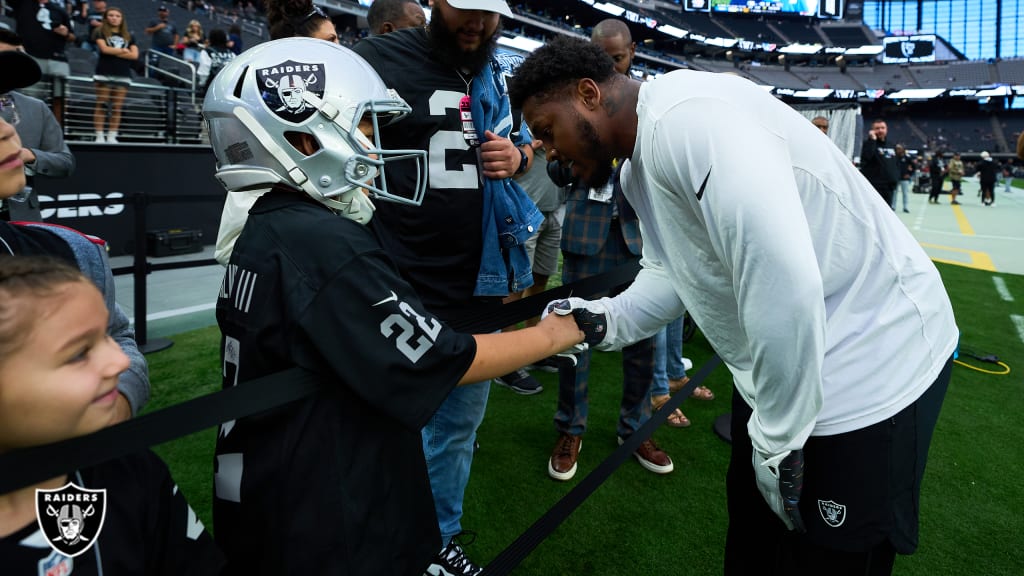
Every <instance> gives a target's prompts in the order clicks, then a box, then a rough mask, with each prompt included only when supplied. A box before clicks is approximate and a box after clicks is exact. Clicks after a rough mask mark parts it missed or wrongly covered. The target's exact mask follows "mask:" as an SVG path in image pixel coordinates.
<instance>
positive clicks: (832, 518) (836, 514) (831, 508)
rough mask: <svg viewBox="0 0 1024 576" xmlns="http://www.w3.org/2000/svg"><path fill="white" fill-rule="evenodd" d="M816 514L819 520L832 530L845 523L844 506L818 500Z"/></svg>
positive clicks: (830, 501)
mask: <svg viewBox="0 0 1024 576" xmlns="http://www.w3.org/2000/svg"><path fill="white" fill-rule="evenodd" d="M818 512H820V513H821V519H822V520H824V521H825V523H826V524H828V525H829V526H831V527H833V528H839V527H840V526H842V525H843V522H845V521H846V505H845V504H836V503H835V502H833V501H832V500H818Z"/></svg>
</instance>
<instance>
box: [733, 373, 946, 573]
mask: <svg viewBox="0 0 1024 576" xmlns="http://www.w3.org/2000/svg"><path fill="white" fill-rule="evenodd" d="M952 366H953V362H952V358H950V359H949V360H948V361H947V363H946V366H945V367H944V368H943V370H942V372H941V373H940V374H939V376H938V378H936V380H935V382H933V383H932V385H931V387H929V388H928V390H927V391H926V392H925V393H924V394H923V395H921V397H920V398H918V399H917V401H915V402H914V403H913V404H911V405H910V406H907V407H906V408H904V409H903V410H902V411H900V412H899V413H898V414H896V415H895V416H892V417H891V418H887V419H885V420H883V421H881V422H878V423H876V424H873V425H871V426H868V427H866V428H862V429H860V430H854V431H851V432H846V433H843V434H837V435H834V436H812V437H810V438H809V439H808V440H807V443H806V444H805V445H804V487H803V492H802V494H801V498H800V514H801V516H802V517H803V520H804V524H805V525H806V526H807V532H806V533H805V534H797V533H795V532H790V531H788V530H787V529H786V526H785V524H783V523H782V520H780V519H779V518H778V517H777V516H776V515H775V513H774V512H772V510H771V508H770V507H769V506H768V504H767V503H766V502H765V500H764V497H763V496H762V495H761V492H760V491H759V490H758V488H757V481H756V479H755V477H754V470H753V466H752V464H751V457H752V451H753V448H752V446H751V442H750V437H749V436H748V435H747V421H748V420H749V419H750V416H751V414H752V410H751V408H750V407H749V406H747V404H746V403H745V402H744V401H743V399H742V397H741V396H740V395H739V393H737V392H733V400H732V457H731V460H730V463H729V471H728V475H727V478H726V485H727V486H726V489H727V494H728V500H729V531H728V536H727V538H726V548H725V574H727V575H730V576H732V575H745V574H759V575H760V574H778V575H785V576H797V575H803V574H807V575H811V574H829V575H830V576H841V575H851V576H852V575H871V576H875V575H888V574H891V573H892V567H893V564H894V562H895V555H896V553H900V554H911V553H913V552H914V550H916V549H917V536H918V511H919V498H920V494H921V478H922V477H923V476H924V468H925V463H926V461H927V458H928V447H929V446H930V444H931V438H932V432H933V431H934V430H935V423H936V422H937V420H938V417H939V410H940V409H941V407H942V401H943V399H944V398H945V395H946V389H947V387H948V386H949V379H950V373H951V370H952Z"/></svg>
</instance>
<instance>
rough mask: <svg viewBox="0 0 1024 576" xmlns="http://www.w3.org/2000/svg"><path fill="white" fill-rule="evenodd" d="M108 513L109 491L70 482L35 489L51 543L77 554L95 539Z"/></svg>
mask: <svg viewBox="0 0 1024 576" xmlns="http://www.w3.org/2000/svg"><path fill="white" fill-rule="evenodd" d="M106 515H107V491H106V490H105V489H101V490H90V489H88V488H82V487H80V486H77V485H75V484H74V483H73V482H68V483H67V484H65V485H64V486H63V487H62V488H58V489H56V490H41V489H36V520H37V521H38V523H39V529H40V530H41V531H42V533H43V536H45V537H46V541H47V542H49V543H50V546H51V547H52V548H53V549H54V550H56V551H57V552H60V553H61V554H64V555H65V556H70V557H72V558H74V557H75V556H78V555H79V554H82V553H83V552H85V551H86V550H88V549H89V548H90V547H92V545H93V544H94V543H95V542H96V538H97V537H99V535H100V531H101V530H102V529H103V520H104V518H105V517H106Z"/></svg>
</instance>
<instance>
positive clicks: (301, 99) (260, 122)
mask: <svg viewBox="0 0 1024 576" xmlns="http://www.w3.org/2000/svg"><path fill="white" fill-rule="evenodd" d="M409 112H410V108H409V106H408V104H406V103H405V102H404V101H403V100H402V99H401V98H400V97H399V96H398V95H397V94H396V93H395V92H394V91H391V90H388V89H387V88H386V87H385V86H384V84H383V82H382V81H381V80H380V77H379V76H378V75H377V73H376V72H375V71H374V70H373V69H372V68H371V67H370V66H369V64H367V63H366V62H365V61H364V60H362V59H361V58H360V57H359V56H357V55H356V54H355V53H354V52H352V51H350V50H348V49H347V48H343V47H341V46H339V45H337V44H333V43H330V42H324V41H322V40H317V39H313V38H286V39H282V40H275V41H272V42H266V43H264V44H261V45H259V46H256V47H254V48H252V49H250V50H248V51H247V52H244V53H242V54H241V55H240V56H238V57H237V58H235V59H234V60H232V61H231V62H230V63H229V64H228V65H227V66H225V67H224V69H222V70H221V71H220V73H218V74H217V76H216V77H215V78H214V80H213V82H212V83H211V86H210V89H209V91H208V92H207V95H206V100H205V102H204V105H203V115H204V117H205V118H206V122H207V123H208V128H209V132H210V142H211V144H212V146H213V149H214V153H215V155H216V156H217V163H218V166H217V178H218V180H220V182H221V183H222V184H223V185H224V187H225V188H227V189H228V191H229V192H239V191H252V190H263V189H267V188H270V187H271V186H273V185H275V184H281V185H284V186H287V187H290V188H293V189H296V190H301V191H302V192H304V193H306V194H307V195H309V196H310V197H311V198H313V199H315V200H316V201H318V202H320V203H322V204H324V205H326V206H328V207H330V208H332V209H333V210H335V211H337V212H338V213H340V214H342V215H344V216H346V217H348V218H350V219H353V220H356V221H357V222H363V223H365V222H368V221H369V219H370V217H371V216H372V213H373V204H372V202H370V200H369V199H368V198H367V196H366V195H367V194H368V195H369V197H370V198H375V199H380V200H386V201H391V202H399V203H403V204H411V205H416V206H418V205H419V204H420V203H421V202H422V201H423V196H424V194H425V191H426V152H424V151H422V150H392V149H385V148H383V146H381V144H380V138H379V136H378V134H379V128H380V126H383V125H386V124H388V123H391V122H394V121H397V120H400V119H401V118H402V117H404V116H405V115H406V114H408V113H409ZM364 120H366V121H368V123H369V124H370V125H372V127H373V132H372V134H371V135H370V136H366V135H364V134H363V133H362V132H361V130H360V122H361V121H364ZM296 134H307V135H309V136H310V137H312V140H314V141H315V142H316V145H315V150H313V151H310V150H308V149H306V150H305V151H304V150H303V149H302V148H300V147H299V146H296V145H295V144H294V142H295V141H297V140H301V139H303V138H296V137H295V136H296ZM305 140H307V141H308V140H309V139H308V138H305ZM397 161H403V162H412V163H413V164H412V168H410V165H409V164H403V168H405V169H414V170H415V171H416V186H415V188H414V190H413V191H412V194H411V195H409V196H400V195H398V194H394V193H392V192H389V191H388V187H387V177H386V167H387V166H388V164H391V163H393V162H397ZM364 191H365V194H364Z"/></svg>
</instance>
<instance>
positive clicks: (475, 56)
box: [427, 10, 501, 74]
mask: <svg viewBox="0 0 1024 576" xmlns="http://www.w3.org/2000/svg"><path fill="white" fill-rule="evenodd" d="M500 36H501V20H498V27H497V28H495V29H494V34H492V35H491V37H490V38H488V39H487V40H486V41H485V42H483V43H482V44H480V47H479V48H477V49H476V50H470V51H465V50H463V49H462V48H459V39H458V37H457V35H456V33H454V32H452V31H451V30H450V29H449V28H448V23H447V22H446V21H445V19H444V15H443V14H442V13H441V10H434V11H433V12H431V14H430V26H427V38H428V39H429V40H430V47H431V49H432V51H433V52H434V53H435V54H436V55H437V58H438V60H440V61H441V63H442V64H446V65H448V66H452V67H454V68H456V69H459V70H464V71H466V72H470V73H472V74H476V73H477V72H479V71H481V70H483V68H484V66H486V65H487V62H488V61H489V60H490V59H491V56H493V55H494V50H495V49H496V48H497V47H498V38H499V37H500Z"/></svg>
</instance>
